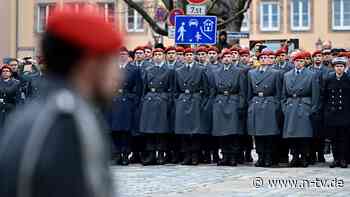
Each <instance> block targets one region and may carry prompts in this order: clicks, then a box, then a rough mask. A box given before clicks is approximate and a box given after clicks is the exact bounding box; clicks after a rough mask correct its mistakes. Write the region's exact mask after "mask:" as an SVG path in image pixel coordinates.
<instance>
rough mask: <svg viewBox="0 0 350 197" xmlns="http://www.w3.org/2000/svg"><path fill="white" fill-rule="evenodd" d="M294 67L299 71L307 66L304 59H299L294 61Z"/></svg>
mask: <svg viewBox="0 0 350 197" xmlns="http://www.w3.org/2000/svg"><path fill="white" fill-rule="evenodd" d="M294 65H295V67H296V68H297V69H301V68H304V66H305V60H304V59H297V60H295V61H294Z"/></svg>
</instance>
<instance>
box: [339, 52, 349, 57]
mask: <svg viewBox="0 0 350 197" xmlns="http://www.w3.org/2000/svg"><path fill="white" fill-rule="evenodd" d="M348 55H349V52H340V53H338V55H337V56H338V57H348Z"/></svg>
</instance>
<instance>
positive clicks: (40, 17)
mask: <svg viewBox="0 0 350 197" xmlns="http://www.w3.org/2000/svg"><path fill="white" fill-rule="evenodd" d="M55 7H56V4H55V3H49V4H48V3H45V4H38V5H37V22H36V24H37V25H36V26H37V28H36V29H37V32H39V33H41V32H43V31H44V30H45V27H46V25H47V19H48V17H49V16H50V15H51V14H52V13H53V11H54V9H55Z"/></svg>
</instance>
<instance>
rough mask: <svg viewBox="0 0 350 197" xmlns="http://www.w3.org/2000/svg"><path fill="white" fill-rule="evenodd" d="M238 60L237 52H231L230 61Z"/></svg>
mask: <svg viewBox="0 0 350 197" xmlns="http://www.w3.org/2000/svg"><path fill="white" fill-rule="evenodd" d="M238 60H239V53H238V52H237V51H232V61H238Z"/></svg>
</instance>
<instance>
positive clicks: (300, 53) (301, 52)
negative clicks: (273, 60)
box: [293, 51, 305, 62]
mask: <svg viewBox="0 0 350 197" xmlns="http://www.w3.org/2000/svg"><path fill="white" fill-rule="evenodd" d="M298 59H305V53H304V52H303V51H300V52H298V53H297V54H295V55H294V57H293V62H294V61H295V60H298Z"/></svg>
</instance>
